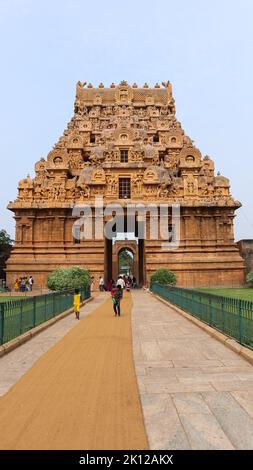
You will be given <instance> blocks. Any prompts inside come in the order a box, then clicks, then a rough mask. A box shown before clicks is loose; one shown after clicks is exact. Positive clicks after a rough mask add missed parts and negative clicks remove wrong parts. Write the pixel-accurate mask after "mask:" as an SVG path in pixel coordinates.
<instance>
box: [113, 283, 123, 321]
mask: <svg viewBox="0 0 253 470" xmlns="http://www.w3.org/2000/svg"><path fill="white" fill-rule="evenodd" d="M111 295H112V304H113V310H114V315H115V317H116V316H117V315H118V316H119V317H120V301H121V288H120V286H116V287H113V288H112V291H111Z"/></svg>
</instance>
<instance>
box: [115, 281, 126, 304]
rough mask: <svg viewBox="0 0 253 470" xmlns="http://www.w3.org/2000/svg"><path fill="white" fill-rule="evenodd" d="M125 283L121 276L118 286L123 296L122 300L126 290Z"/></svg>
mask: <svg viewBox="0 0 253 470" xmlns="http://www.w3.org/2000/svg"><path fill="white" fill-rule="evenodd" d="M125 285H126V284H125V281H124V279H123V278H122V276H119V278H118V281H117V286H119V287H120V296H121V299H122V298H123V289H124V288H125Z"/></svg>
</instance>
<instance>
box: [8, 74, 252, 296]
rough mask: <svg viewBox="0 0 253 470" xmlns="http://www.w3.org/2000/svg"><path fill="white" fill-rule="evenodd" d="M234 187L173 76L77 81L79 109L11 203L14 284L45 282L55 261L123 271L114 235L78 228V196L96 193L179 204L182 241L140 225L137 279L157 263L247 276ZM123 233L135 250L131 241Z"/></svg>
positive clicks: (207, 279)
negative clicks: (186, 121) (195, 136)
mask: <svg viewBox="0 0 253 470" xmlns="http://www.w3.org/2000/svg"><path fill="white" fill-rule="evenodd" d="M229 187H230V184H229V180H228V179H227V178H225V177H224V176H222V175H220V174H219V173H218V175H217V176H215V173H214V163H213V161H212V160H211V158H209V157H208V156H204V157H203V156H202V155H201V153H200V151H199V150H198V149H197V148H196V147H195V146H194V144H193V141H192V140H191V139H190V137H188V136H187V135H186V134H185V133H184V131H183V129H182V127H181V123H180V122H179V121H178V120H177V118H176V115H175V102H174V99H173V96H172V87H171V84H170V82H164V83H162V84H161V85H159V84H156V85H155V87H154V88H150V87H149V86H148V85H147V84H145V85H144V86H143V87H138V86H137V85H136V84H134V85H132V86H130V85H129V84H128V83H127V82H125V81H122V82H121V83H120V84H119V85H115V84H113V83H112V84H111V85H110V87H108V88H106V87H104V85H103V84H102V83H101V84H100V85H99V86H98V87H97V88H95V87H93V86H92V85H91V84H86V83H81V82H78V83H77V86H76V99H75V103H74V116H73V117H72V119H71V121H70V122H69V123H68V125H67V128H66V129H65V130H64V132H63V135H62V136H61V137H60V139H59V141H58V142H57V143H56V144H55V145H54V147H53V149H52V150H51V151H50V152H49V154H48V155H47V158H41V159H40V160H39V161H38V162H37V163H36V164H35V177H34V178H31V177H30V176H27V177H26V178H25V179H23V180H21V181H20V182H19V185H18V197H17V199H16V200H15V201H14V202H10V203H9V205H8V208H9V209H10V210H11V211H13V212H14V214H15V220H16V240H15V246H14V249H13V251H12V254H11V257H10V259H9V261H8V264H7V285H9V286H11V285H13V282H14V279H16V278H19V277H21V276H24V275H30V274H32V275H33V277H34V281H35V286H36V285H37V286H42V285H45V283H46V278H47V276H48V274H49V273H50V272H51V271H52V270H54V269H56V268H59V267H71V266H74V265H78V266H81V267H85V268H87V269H89V270H90V272H91V274H92V275H93V276H94V279H95V281H97V280H98V278H99V276H103V277H104V278H105V281H107V280H108V279H109V278H111V277H112V276H117V274H118V272H117V259H116V258H115V257H116V255H115V253H114V254H113V241H112V240H108V239H107V238H106V237H104V239H97V238H96V237H95V234H94V230H93V235H92V236H91V238H90V239H85V240H79V239H78V238H75V236H73V230H72V228H73V223H74V221H75V217H74V216H73V212H72V211H73V207H74V205H75V204H79V203H86V204H89V205H90V206H91V207H94V200H95V197H96V196H103V201H104V204H105V205H106V204H108V203H112V202H118V203H120V204H121V205H122V206H123V207H125V205H126V204H127V203H128V202H133V203H142V204H143V203H145V204H151V203H155V204H162V203H167V204H170V205H171V204H175V203H177V204H180V208H181V217H180V221H181V224H180V244H179V247H178V248H177V249H176V250H174V251H173V250H172V251H171V250H168V251H166V250H162V249H161V243H162V240H161V238H160V236H159V234H158V236H157V239H156V240H150V239H148V237H147V238H146V239H141V238H140V237H139V239H138V233H135V235H136V239H135V245H134V249H133V256H135V257H136V259H135V262H134V265H135V270H136V272H135V273H134V275H135V277H136V279H137V281H138V284H139V285H145V284H146V283H147V282H148V280H149V278H150V275H151V274H152V273H153V272H154V271H155V270H157V269H158V268H169V269H171V270H172V271H174V272H175V273H176V275H177V278H178V285H179V286H186V287H193V286H235V285H241V284H242V282H243V280H244V265H243V261H242V258H241V256H240V255H239V251H238V247H237V246H236V244H235V242H234V230H233V219H234V216H235V210H236V209H237V208H239V207H240V203H239V202H238V201H236V200H234V199H233V197H232V196H231V194H230V189H229ZM94 217H95V216H94ZM94 217H92V218H91V223H93V224H94ZM170 225H171V219H170V218H168V226H170ZM172 229H173V227H172ZM120 243H121V245H120V246H122V249H124V248H125V247H127V246H129V249H130V250H131V244H130V245H129V242H128V241H126V243H125V244H124V240H121V242H120ZM133 243H134V242H132V245H133ZM117 246H118V245H117ZM118 251H119V250H118ZM118 251H117V253H118ZM114 252H115V250H114ZM113 259H114V261H113Z"/></svg>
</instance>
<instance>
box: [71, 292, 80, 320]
mask: <svg viewBox="0 0 253 470" xmlns="http://www.w3.org/2000/svg"><path fill="white" fill-rule="evenodd" d="M80 304H81V294H80V291H79V289H75V293H74V302H73V308H74V313H75V314H76V318H77V319H78V320H79V316H80Z"/></svg>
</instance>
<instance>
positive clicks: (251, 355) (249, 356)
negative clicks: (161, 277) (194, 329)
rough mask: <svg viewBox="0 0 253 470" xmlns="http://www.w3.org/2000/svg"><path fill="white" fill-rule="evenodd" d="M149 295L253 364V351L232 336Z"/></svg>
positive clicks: (163, 300) (156, 296) (165, 301)
mask: <svg viewBox="0 0 253 470" xmlns="http://www.w3.org/2000/svg"><path fill="white" fill-rule="evenodd" d="M149 293H150V294H151V295H153V296H154V297H155V298H156V299H158V300H160V302H162V303H164V304H165V305H167V306H169V307H171V308H173V309H174V310H175V311H176V312H178V313H179V314H180V315H182V316H183V317H185V318H186V319H187V320H189V321H190V322H192V323H194V324H195V325H196V326H198V327H199V328H201V330H204V331H205V332H206V333H208V334H209V335H210V336H212V337H213V338H215V339H217V340H218V341H220V343H223V344H224V345H225V346H227V348H229V349H231V350H232V351H234V352H235V353H236V354H239V355H240V356H242V357H243V358H244V359H246V361H248V362H250V364H253V351H252V350H251V349H248V348H246V347H245V346H242V345H241V344H240V343H238V342H237V341H236V340H235V339H233V338H231V337H230V336H226V335H225V334H224V333H221V332H220V331H218V330H215V328H212V327H211V326H209V325H207V324H206V323H204V322H202V321H201V320H198V319H197V318H195V317H193V316H192V315H190V314H189V313H186V312H185V311H184V310H181V308H179V307H177V306H176V305H174V304H172V303H170V302H168V301H167V300H165V299H162V298H161V297H159V296H158V295H155V294H153V292H149Z"/></svg>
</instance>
